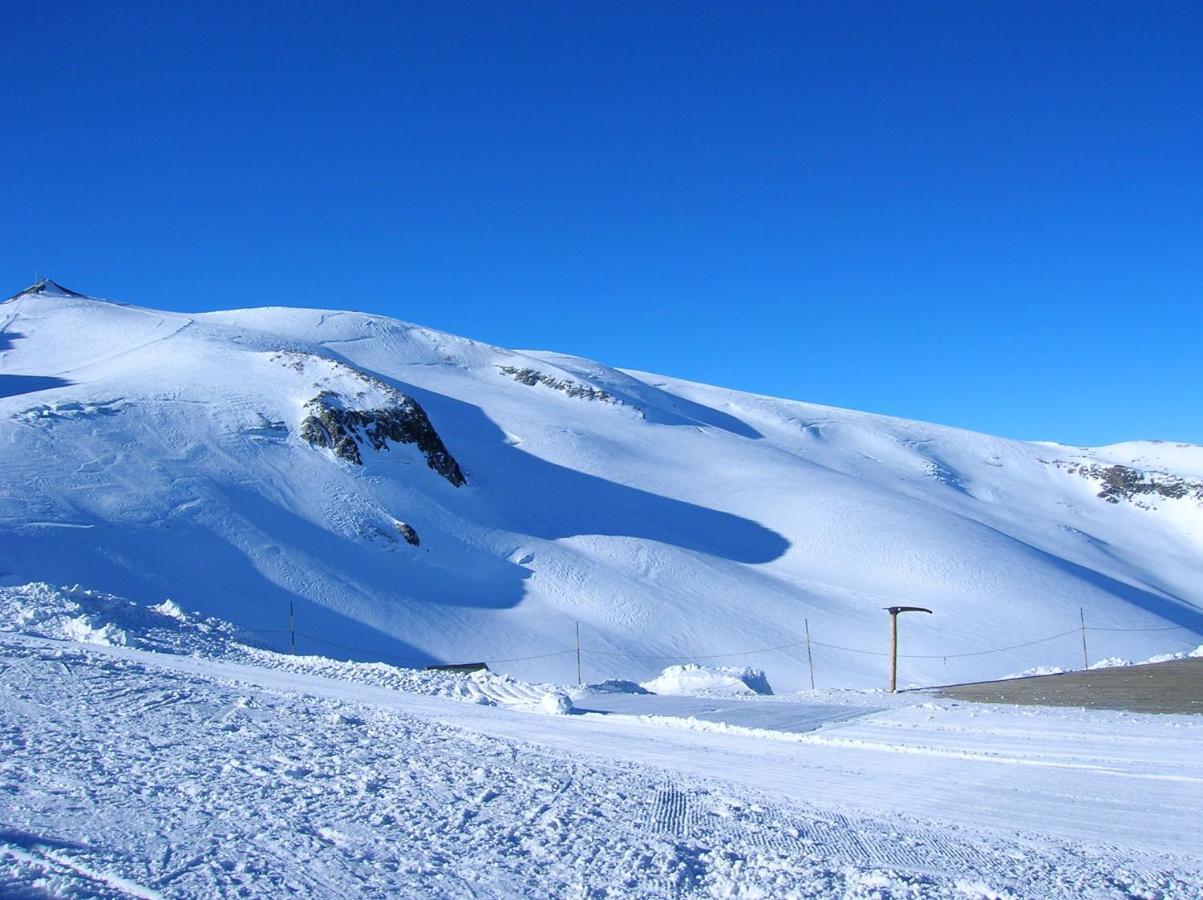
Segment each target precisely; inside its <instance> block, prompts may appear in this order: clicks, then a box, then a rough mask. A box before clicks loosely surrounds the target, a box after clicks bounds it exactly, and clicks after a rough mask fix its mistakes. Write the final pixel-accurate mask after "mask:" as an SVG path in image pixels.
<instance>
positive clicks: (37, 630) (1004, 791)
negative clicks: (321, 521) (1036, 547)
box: [0, 585, 1203, 898]
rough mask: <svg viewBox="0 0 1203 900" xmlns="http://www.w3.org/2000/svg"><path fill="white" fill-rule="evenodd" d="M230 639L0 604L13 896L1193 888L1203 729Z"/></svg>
mask: <svg viewBox="0 0 1203 900" xmlns="http://www.w3.org/2000/svg"><path fill="white" fill-rule="evenodd" d="M238 636H239V635H238V633H237V631H236V629H234V628H233V627H232V626H230V625H229V624H228V623H224V622H222V621H220V620H217V619H213V618H204V617H200V616H196V615H190V614H188V613H186V612H184V611H183V610H181V609H179V607H178V606H176V605H175V604H172V603H163V604H159V605H157V606H156V607H154V608H145V607H140V606H138V605H137V604H131V603H129V602H127V601H125V600H122V599H121V598H116V597H111V596H107V595H100V594H95V593H90V592H86V591H78V590H76V591H62V590H57V589H53V588H50V587H48V586H46V585H27V586H22V587H19V588H0V895H3V896H43V895H45V894H50V895H53V896H81V897H131V896H132V897H156V896H164V897H210V896H231V895H237V896H247V897H260V896H279V895H281V894H286V893H288V894H294V893H295V894H298V895H306V896H323V897H349V896H422V897H467V896H482V895H483V896H519V895H521V896H566V897H574V896H581V897H586V896H587V897H694V896H698V897H703V896H720V897H722V896H740V897H758V896H773V897H778V896H781V897H790V896H845V897H865V898H868V897H912V896H923V897H972V898H987V897H1012V898H1021V897H1022V898H1028V897H1030V898H1057V897H1075V898H1076V897H1158V898H1175V897H1195V896H1198V895H1199V892H1200V891H1201V890H1203V867H1201V866H1200V860H1199V857H1198V848H1199V846H1200V844H1201V842H1203V826H1201V825H1200V823H1199V819H1198V809H1199V808H1200V803H1203V763H1201V762H1200V759H1199V756H1198V753H1197V747H1198V743H1199V740H1200V739H1201V738H1203V721H1201V720H1200V719H1199V717H1197V716H1195V717H1189V716H1141V715H1124V714H1120V713H1111V712H1100V711H1085V710H1067V709H1043V708H1033V707H1024V708H1007V707H1001V706H990V705H976V704H971V703H961V702H955V701H950V700H945V699H938V698H935V697H934V696H930V695H925V694H922V693H919V694H907V695H894V696H891V695H887V694H885V693H883V692H881V691H817V692H806V693H803V694H797V695H791V696H780V697H764V696H757V695H748V696H745V697H743V698H739V697H732V696H726V697H725V698H724V699H723V700H722V702H720V703H719V704H718V708H719V709H720V710H725V713H724V714H723V715H720V716H718V717H717V718H715V717H712V718H709V719H697V718H694V717H693V716H692V713H691V709H692V708H693V707H694V706H697V705H706V701H705V700H704V699H700V698H680V697H661V696H656V695H648V694H635V693H630V691H632V690H636V689H635V688H633V687H632V686H629V685H626V686H624V685H620V684H606V685H598V686H587V687H585V688H583V689H582V688H576V687H575V686H574V687H562V686H556V685H550V684H543V685H539V684H532V683H526V682H519V681H516V680H514V679H512V678H509V677H507V676H499V675H494V674H489V673H473V674H471V675H458V674H450V673H443V672H423V671H414V670H408V669H399V668H396V667H392V666H387V665H383V664H380V663H349V662H341V663H340V662H335V661H331V660H328V659H324V658H321V657H306V656H292V655H283V654H277V653H273V652H270V651H265V650H261V649H256V648H253V647H248V646H246V645H244V644H241V643H240V642H239V641H238V639H237V638H238ZM615 691H619V692H621V691H626V693H614V692H615ZM569 695H571V696H572V698H573V701H574V702H575V709H574V708H573V701H569V700H567V697H568V696H569ZM549 699H552V700H554V702H548V701H549ZM618 701H623V702H621V703H620V702H618ZM691 704H692V706H691ZM592 708H610V709H618V710H619V712H618V713H610V714H602V713H596V712H588V711H587V710H589V709H592ZM564 710H567V712H566V713H565V712H563V711H564ZM733 723H738V724H733Z"/></svg>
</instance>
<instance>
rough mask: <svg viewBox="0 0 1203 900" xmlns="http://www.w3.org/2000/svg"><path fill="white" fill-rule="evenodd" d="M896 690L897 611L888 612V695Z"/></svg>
mask: <svg viewBox="0 0 1203 900" xmlns="http://www.w3.org/2000/svg"><path fill="white" fill-rule="evenodd" d="M897 690H898V610H896V609H891V610H890V693H891V694H893V693H895V692H896V691H897Z"/></svg>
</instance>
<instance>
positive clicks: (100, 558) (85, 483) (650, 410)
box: [0, 290, 1203, 691]
mask: <svg viewBox="0 0 1203 900" xmlns="http://www.w3.org/2000/svg"><path fill="white" fill-rule="evenodd" d="M306 299H307V300H312V299H313V298H306ZM320 300H321V301H322V302H323V303H325V304H327V305H330V306H335V307H337V306H356V305H363V304H366V303H368V302H370V300H371V298H369V297H364V296H357V295H356V296H350V295H337V296H330V297H323V298H320ZM228 301H229V303H230V304H231V305H253V304H254V302H255V298H254V297H243V296H238V295H237V294H236V293H232V294H231V296H230V297H229V298H228ZM415 314H420V310H415ZM733 352H734V351H733ZM396 390H399V391H401V392H403V393H404V394H405V395H407V396H409V397H412V398H413V399H414V400H416V401H417V402H418V403H419V404H420V405H421V407H422V408H423V409H424V410H425V412H426V413H427V414H428V416H429V420H430V423H431V424H432V426H433V427H434V429H436V430H437V433H438V435H439V436H440V438H441V440H442V441H443V442H444V443H445V445H446V448H447V450H448V451H449V452H450V453H451V454H452V455H453V456H454V458H455V459H456V460H457V462H458V464H459V465H460V466H461V467H462V469H463V472H464V474H465V475H466V477H467V484H466V485H464V486H462V487H456V486H454V485H453V484H452V483H450V482H449V481H448V480H447V478H445V477H443V476H441V475H440V474H439V473H438V472H436V471H434V470H432V469H431V468H430V467H429V466H428V465H427V462H426V460H425V459H424V458H423V456H422V454H421V453H420V452H419V451H418V450H417V449H416V447H415V446H413V445H401V444H392V445H390V446H388V447H387V449H382V450H376V449H373V448H372V447H370V446H368V445H366V444H365V445H364V447H363V448H362V451H363V452H362V463H363V464H362V465H355V464H353V463H350V462H347V461H346V460H344V459H340V458H338V457H337V456H335V455H334V454H333V453H332V452H331V451H330V450H329V449H323V448H321V447H315V446H311V445H310V444H309V443H308V442H307V441H306V440H305V439H304V438H303V436H302V435H303V431H304V429H303V424H304V420H305V417H306V416H307V415H308V411H310V410H312V402H313V401H314V399H315V397H317V396H318V395H319V394H321V393H322V392H331V393H332V394H333V395H336V396H337V397H339V398H340V399H339V401H338V402H339V403H342V404H344V405H345V406H347V407H348V408H375V407H379V406H380V404H382V403H385V402H387V400H388V398H389V397H390V396H392V394H391V393H390V392H393V391H396ZM983 402H988V398H983ZM356 404H358V406H356ZM1117 464H1119V465H1123V466H1126V467H1130V468H1131V469H1132V470H1133V471H1134V472H1136V473H1137V475H1136V476H1134V477H1136V478H1137V481H1138V482H1139V484H1140V485H1142V486H1146V487H1147V486H1148V485H1149V484H1154V483H1159V482H1160V483H1165V482H1166V481H1167V479H1168V480H1175V479H1176V480H1177V481H1180V482H1182V483H1185V484H1188V485H1190V487H1189V488H1188V489H1187V493H1186V494H1184V495H1183V496H1177V497H1171V496H1166V495H1164V494H1160V493H1156V492H1153V493H1148V492H1145V493H1135V494H1131V495H1125V496H1122V497H1120V498H1119V499H1118V500H1117V502H1114V503H1112V502H1108V500H1106V499H1104V498H1101V497H1099V496H1098V495H1099V493H1100V490H1101V489H1102V488H1103V487H1104V484H1103V482H1102V481H1101V480H1100V477H1101V476H1099V474H1098V471H1099V470H1100V467H1102V468H1105V467H1109V466H1113V465H1117ZM1083 466H1084V467H1086V468H1085V470H1083V469H1082V468H1081V467H1083ZM1092 467H1093V468H1092ZM0 473H2V475H0V538H2V543H0V584H22V583H25V582H29V581H48V582H50V583H54V584H81V585H84V586H85V587H89V588H94V589H98V590H104V591H110V592H113V593H116V594H120V595H123V596H127V597H131V598H135V599H137V600H138V601H140V602H142V603H148V604H149V603H157V602H159V601H161V600H163V599H164V598H167V597H170V598H173V599H174V600H175V601H176V602H178V603H179V604H180V605H181V607H182V608H184V609H187V610H191V611H200V612H204V613H206V614H210V615H217V616H221V617H222V618H224V619H228V620H229V621H231V622H233V623H235V624H236V625H238V626H239V627H241V628H244V629H251V630H254V631H256V632H257V633H258V636H259V638H260V640H262V641H263V642H264V643H267V644H268V645H270V646H274V647H276V648H277V649H283V648H285V647H286V646H287V640H288V636H287V634H286V631H287V629H288V621H289V609H290V605H291V607H292V609H293V610H294V613H295V621H296V630H297V632H298V633H299V636H298V639H297V640H298V649H299V650H300V651H301V652H302V653H317V654H324V655H329V656H341V657H344V658H354V659H385V660H390V661H394V662H408V663H413V664H422V663H427V662H447V661H451V662H457V661H475V660H488V661H490V662H491V664H492V666H493V667H494V668H495V669H498V670H502V671H507V672H511V673H513V674H515V675H516V676H519V677H521V678H524V679H527V680H535V681H544V680H547V681H561V682H564V681H569V680H574V679H575V652H574V651H575V626H576V623H577V622H579V623H580V626H581V633H582V644H583V646H584V653H583V666H584V669H585V677H586V678H587V679H589V680H593V681H597V680H601V679H604V678H611V677H613V678H624V679H630V680H637V681H641V680H645V679H647V678H650V677H652V676H654V675H655V674H656V673H657V672H659V671H660V670H661V669H662V668H663V667H664V666H665V665H668V664H671V663H688V662H694V661H701V660H703V659H706V658H709V659H708V661H710V662H717V663H724V664H731V665H746V664H752V665H755V666H757V667H759V668H762V669H764V670H765V672H766V674H767V676H768V679H769V681H770V683H771V684H772V685H773V687H774V689H776V690H778V691H781V690H794V689H800V688H803V687H808V686H809V672H808V668H807V655H806V649H805V647H804V646H803V640H804V636H805V635H804V627H803V626H804V621H806V622H808V623H809V626H810V631H811V634H812V636H813V639H814V645H813V647H812V651H813V654H814V659H815V669H816V681H817V683H818V685H819V686H820V687H865V686H876V685H880V684H882V683H883V679H884V660H883V656H882V654H883V653H884V651H885V650H886V646H887V644H886V627H885V616H884V614H883V613H882V612H881V609H882V607H884V606H889V605H896V604H905V605H920V606H927V607H931V608H933V609H934V610H936V614H935V615H934V616H932V617H911V618H910V619H908V620H906V621H905V623H904V625H903V640H904V645H903V652H904V653H906V654H908V655H909V656H910V657H912V658H906V659H904V660H903V664H902V670H901V683H902V684H903V685H908V684H935V683H947V682H953V681H962V680H972V679H982V678H991V677H998V676H1001V675H1007V674H1011V673H1016V672H1021V671H1025V670H1027V669H1031V668H1034V667H1038V666H1061V667H1068V666H1077V665H1080V660H1081V640H1080V634H1078V633H1075V629H1076V628H1077V627H1078V626H1079V622H1080V619H1079V615H1080V613H1079V610H1080V609H1084V610H1085V617H1086V621H1087V623H1088V625H1089V626H1090V627H1091V628H1092V629H1097V630H1095V631H1092V632H1091V633H1090V635H1089V638H1090V644H1091V647H1090V655H1091V659H1092V661H1093V659H1097V658H1102V657H1108V656H1124V657H1127V658H1133V659H1141V658H1146V657H1149V656H1152V655H1154V654H1157V653H1162V652H1174V651H1181V650H1185V649H1189V648H1191V647H1194V646H1196V645H1198V644H1199V643H1200V639H1201V635H1203V614H1201V612H1200V608H1201V605H1203V593H1201V591H1203V587H1201V586H1200V584H1201V583H1200V581H1199V579H1198V577H1197V572H1198V563H1199V559H1200V552H1201V550H1203V505H1201V498H1200V497H1198V496H1196V494H1195V493H1194V491H1195V488H1194V487H1193V486H1194V485H1195V484H1197V483H1199V482H1201V481H1203V449H1201V448H1199V447H1194V446H1182V445H1170V444H1159V443H1152V442H1133V443H1128V444H1122V445H1116V446H1114V447H1107V448H1100V449H1094V450H1088V449H1083V448H1074V447H1067V446H1061V445H1056V444H1046V443H1028V442H1021V441H1013V440H1006V439H1002V438H995V437H990V436H986V435H980V434H974V433H970V432H966V431H962V430H958V429H953V428H946V427H942V426H937V425H930V424H926V423H920V422H913V421H907V420H901V419H893V418H888V417H883V416H875V415H870V414H865V413H858V412H852V411H847V410H839V409H833V408H830V407H824V406H818V405H814V404H808V403H799V402H793V401H787V400H777V399H772V398H767V397H760V396H754V395H750V394H745V393H740V392H736V391H729V390H724V389H721V388H714V387H707V386H703V385H698V384H691V383H688V382H683V381H680V380H676V379H672V378H668V377H664V376H657V375H650V374H646V373H638V372H630V371H623V370H618V369H614V368H611V367H608V366H605V365H603V364H601V363H595V362H590V361H587V360H582V359H579V358H575V357H569V356H563V355H557V354H552V353H545V352H514V351H509V350H504V349H501V348H497V347H492V346H488V345H485V344H481V343H478V342H474V341H471V340H468V339H465V338H460V337H456V336H453V335H448V334H444V333H441V332H437V331H433V330H430V329H427V328H423V327H420V326H417V325H411V324H407V323H404V322H399V321H395V320H392V319H386V318H382V317H379V316H372V315H366V314H361V313H353V312H346V311H337V310H312V309H283V308H270V309H241V310H235V311H230V312H220V313H204V314H196V315H182V314H178V313H170V312H162V311H157V310H153V309H144V308H138V307H131V306H125V305H121V304H116V303H111V302H106V301H100V300H94V299H90V298H86V297H77V296H70V295H66V294H63V293H56V292H55V291H54V290H49V291H43V292H41V293H25V294H22V295H19V296H17V297H16V298H14V299H12V300H10V301H8V302H6V303H4V304H0ZM402 526H407V527H409V528H411V529H412V530H413V531H414V532H415V533H416V535H417V536H418V537H419V538H420V544H419V545H417V546H413V545H411V544H410V543H408V542H407V541H406V540H401V539H400V538H399V534H400V533H401V528H402ZM1054 636H1055V637H1054ZM1015 645H1022V646H1015ZM778 647H781V648H783V649H779V650H771V651H768V652H762V651H765V649H766V648H778ZM1002 647H1013V649H1009V650H1006V651H1004V652H987V651H993V650H996V649H997V648H1002ZM745 651H756V652H745Z"/></svg>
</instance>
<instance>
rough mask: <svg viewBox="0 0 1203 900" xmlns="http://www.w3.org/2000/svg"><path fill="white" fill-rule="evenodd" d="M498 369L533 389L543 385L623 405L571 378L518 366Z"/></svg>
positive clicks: (499, 367) (566, 392)
mask: <svg viewBox="0 0 1203 900" xmlns="http://www.w3.org/2000/svg"><path fill="white" fill-rule="evenodd" d="M497 368H498V370H499V371H500V372H501V374H502V375H508V376H510V377H511V378H513V379H514V380H515V381H517V382H519V383H521V384H529V385H531V386H532V387H533V386H534V385H536V384H541V385H543V386H544V387H549V388H551V389H552V390H554V391H560V392H561V393H564V394H567V395H568V396H569V397H583V398H584V399H586V400H599V401H601V402H602V403H619V404H620V403H622V401H621V400H619V399H618V398H617V397H615V396H614V395H612V394H607V393H606V392H605V391H603V390H602V389H601V388H595V387H590V386H589V385H587V384H581V383H580V382H579V381H573V380H572V379H570V378H556V377H554V376H552V375H548V374H547V373H546V372H540V371H539V370H538V369H519V368H518V367H517V366H498V367H497Z"/></svg>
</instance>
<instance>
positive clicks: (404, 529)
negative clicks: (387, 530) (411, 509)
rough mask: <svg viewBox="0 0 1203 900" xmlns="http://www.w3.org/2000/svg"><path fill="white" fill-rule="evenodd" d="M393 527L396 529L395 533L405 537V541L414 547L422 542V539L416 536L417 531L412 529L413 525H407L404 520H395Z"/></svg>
mask: <svg viewBox="0 0 1203 900" xmlns="http://www.w3.org/2000/svg"><path fill="white" fill-rule="evenodd" d="M393 527H394V528H396V529H397V533H398V534H399V535H401V537H403V538H405V543H407V544H412V545H413V546H415V547H417V546H418V545H419V544H421V543H422V540H421V539H420V538H419V537H418V533H417V532H416V531H414V529H413V526H411V525H407V524H406V523H405V522H397V523H396V524H395V525H394V526H393Z"/></svg>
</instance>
